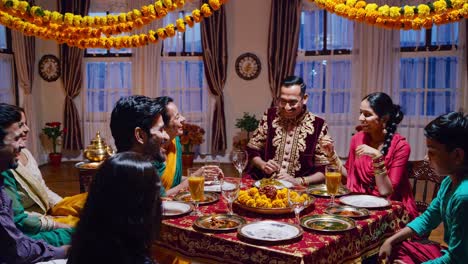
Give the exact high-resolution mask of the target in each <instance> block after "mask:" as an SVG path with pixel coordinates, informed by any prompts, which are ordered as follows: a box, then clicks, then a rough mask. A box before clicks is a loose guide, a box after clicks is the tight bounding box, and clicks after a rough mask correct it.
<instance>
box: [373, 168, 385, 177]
mask: <svg viewBox="0 0 468 264" xmlns="http://www.w3.org/2000/svg"><path fill="white" fill-rule="evenodd" d="M386 174H387V169H385V168H384V169H383V170H374V176H383V175H386Z"/></svg>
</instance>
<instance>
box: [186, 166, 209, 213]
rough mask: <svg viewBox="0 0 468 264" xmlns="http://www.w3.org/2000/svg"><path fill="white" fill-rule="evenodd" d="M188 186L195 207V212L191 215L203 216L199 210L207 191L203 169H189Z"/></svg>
mask: <svg viewBox="0 0 468 264" xmlns="http://www.w3.org/2000/svg"><path fill="white" fill-rule="evenodd" d="M188 185H189V191H190V196H191V198H192V201H193V203H194V205H195V210H193V212H192V213H191V214H190V215H196V216H202V215H203V214H202V213H201V212H200V210H199V209H198V205H199V203H200V201H201V200H203V193H204V189H205V176H204V175H203V169H202V168H189V169H188Z"/></svg>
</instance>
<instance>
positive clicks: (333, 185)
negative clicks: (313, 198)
mask: <svg viewBox="0 0 468 264" xmlns="http://www.w3.org/2000/svg"><path fill="white" fill-rule="evenodd" d="M325 183H326V185H327V193H328V194H329V195H330V197H331V202H330V204H329V206H336V203H335V195H337V194H338V189H339V188H340V185H341V168H338V167H337V166H335V165H332V164H330V165H327V166H326V167H325Z"/></svg>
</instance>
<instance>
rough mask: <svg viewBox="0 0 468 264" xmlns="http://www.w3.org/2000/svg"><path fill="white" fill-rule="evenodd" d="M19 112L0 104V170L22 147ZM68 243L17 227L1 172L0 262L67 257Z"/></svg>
mask: <svg viewBox="0 0 468 264" xmlns="http://www.w3.org/2000/svg"><path fill="white" fill-rule="evenodd" d="M20 120H21V113H20V112H19V111H17V108H16V107H14V106H12V105H8V104H3V103H2V104H0V172H2V171H4V170H7V169H13V168H15V167H16V166H17V165H18V164H17V162H18V157H17V155H18V154H19V152H20V150H21V148H23V147H24V142H23V141H22V136H23V134H24V131H23V128H21V127H20V126H21V124H20ZM67 250H68V246H64V247H60V248H58V247H53V246H50V245H48V244H47V243H46V242H44V241H42V240H34V239H31V238H29V237H27V236H26V235H24V234H23V233H22V232H21V231H20V230H18V229H17V228H16V226H15V223H14V222H13V211H12V209H11V199H10V198H9V197H8V195H7V194H6V193H5V191H4V186H3V176H1V175H0V263H1V264H3V263H18V264H19V263H36V262H39V261H47V260H51V259H60V258H65V257H66V252H67Z"/></svg>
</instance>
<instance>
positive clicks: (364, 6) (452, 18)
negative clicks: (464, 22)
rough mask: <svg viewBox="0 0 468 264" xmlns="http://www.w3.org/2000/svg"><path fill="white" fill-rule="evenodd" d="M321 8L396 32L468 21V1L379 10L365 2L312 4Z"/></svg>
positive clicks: (327, 0)
mask: <svg viewBox="0 0 468 264" xmlns="http://www.w3.org/2000/svg"><path fill="white" fill-rule="evenodd" d="M309 1H310V2H315V3H316V4H317V5H318V6H319V7H321V8H324V9H326V10H327V11H330V12H333V13H336V14H337V15H339V16H342V17H346V18H349V19H352V20H356V21H358V22H366V23H368V24H372V25H374V24H375V25H377V26H381V27H384V28H393V29H414V30H419V29H421V28H423V27H424V28H431V27H432V26H433V24H436V25H441V24H446V23H451V22H456V21H459V20H461V19H462V18H463V17H465V18H468V0H436V1H435V2H431V3H427V4H420V5H418V6H408V5H405V6H403V7H400V6H388V5H383V6H379V5H377V4H375V3H367V2H365V1H362V0H309Z"/></svg>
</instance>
